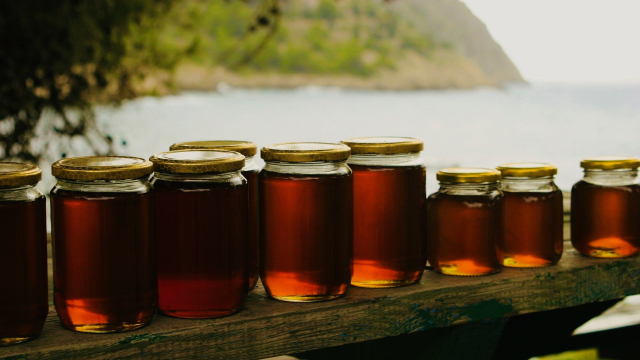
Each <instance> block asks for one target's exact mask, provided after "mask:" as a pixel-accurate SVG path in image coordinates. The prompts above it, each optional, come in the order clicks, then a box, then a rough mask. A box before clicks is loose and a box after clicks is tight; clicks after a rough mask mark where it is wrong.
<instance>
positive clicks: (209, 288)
mask: <svg viewBox="0 0 640 360" xmlns="http://www.w3.org/2000/svg"><path fill="white" fill-rule="evenodd" d="M153 184H154V187H155V190H156V202H157V234H158V235H157V236H158V293H159V310H160V311H161V312H162V313H164V314H166V315H171V316H176V317H182V318H214V317H220V316H225V315H230V314H233V313H235V312H237V311H238V310H239V309H241V308H242V305H243V304H244V301H245V298H246V296H247V291H248V287H249V264H248V257H247V255H248V252H247V251H248V249H249V244H248V238H247V229H248V227H247V219H248V218H247V212H248V207H247V196H248V192H247V185H246V183H238V184H229V183H213V182H186V181H163V180H159V179H155V180H154V182H153Z"/></svg>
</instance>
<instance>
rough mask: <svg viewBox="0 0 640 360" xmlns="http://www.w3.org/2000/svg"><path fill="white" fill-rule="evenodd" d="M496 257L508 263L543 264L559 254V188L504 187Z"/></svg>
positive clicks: (553, 260) (561, 236)
mask: <svg viewBox="0 0 640 360" xmlns="http://www.w3.org/2000/svg"><path fill="white" fill-rule="evenodd" d="M501 216H502V226H503V231H502V232H501V234H500V236H498V258H499V259H500V260H502V263H503V265H504V266H509V267H543V266H549V265H554V264H556V263H557V262H558V261H559V260H560V257H561V256H562V242H563V213H562V191H560V190H555V191H552V192H510V191H504V199H503V203H502V211H501Z"/></svg>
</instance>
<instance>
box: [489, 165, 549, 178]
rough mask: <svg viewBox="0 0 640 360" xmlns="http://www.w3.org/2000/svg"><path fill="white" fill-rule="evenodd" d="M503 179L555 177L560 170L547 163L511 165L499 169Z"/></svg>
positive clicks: (501, 166)
mask: <svg viewBox="0 0 640 360" xmlns="http://www.w3.org/2000/svg"><path fill="white" fill-rule="evenodd" d="M497 169H498V171H500V172H501V173H502V177H521V178H525V177H542V176H553V175H555V174H557V173H558V168H557V167H555V166H553V165H551V164H546V163H509V164H502V165H500V166H498V167H497Z"/></svg>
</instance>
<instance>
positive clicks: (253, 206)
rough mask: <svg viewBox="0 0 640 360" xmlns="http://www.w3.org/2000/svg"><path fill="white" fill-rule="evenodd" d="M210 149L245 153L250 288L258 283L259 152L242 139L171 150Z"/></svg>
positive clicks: (184, 144) (193, 143) (179, 145)
mask: <svg viewBox="0 0 640 360" xmlns="http://www.w3.org/2000/svg"><path fill="white" fill-rule="evenodd" d="M188 149H192V150H193V149H208V150H227V151H235V152H238V153H240V154H242V155H244V167H243V168H242V172H241V173H242V176H244V177H245V179H247V183H248V186H249V290H252V289H253V288H254V287H255V286H256V284H257V283H258V243H259V242H260V240H259V239H260V237H259V235H258V231H259V226H258V221H259V215H258V196H259V191H258V174H259V173H260V166H259V165H258V164H257V162H256V161H255V159H254V156H255V155H256V153H257V152H258V147H257V146H256V144H254V143H252V142H250V141H242V140H209V141H187V142H181V143H176V144H173V145H171V148H170V150H188Z"/></svg>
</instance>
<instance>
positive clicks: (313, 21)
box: [171, 0, 435, 76]
mask: <svg viewBox="0 0 640 360" xmlns="http://www.w3.org/2000/svg"><path fill="white" fill-rule="evenodd" d="M251 11H252V9H251V8H250V7H247V6H246V5H244V4H243V3H240V2H229V3H227V2H222V1H206V0H189V1H187V2H186V6H181V7H176V8H175V9H174V12H177V15H175V16H171V17H172V18H177V19H179V18H181V16H180V14H181V13H190V14H194V15H193V16H190V17H188V19H187V21H188V22H189V23H190V24H192V27H191V28H188V29H186V31H185V32H184V33H181V34H179V35H178V36H179V37H180V38H193V37H194V33H196V35H195V38H199V39H201V40H199V42H198V43H197V48H198V51H197V52H196V53H195V54H194V55H193V56H190V57H189V59H190V60H191V61H195V62H196V63H200V64H203V65H206V66H225V67H228V68H234V64H236V63H237V61H238V59H239V57H240V56H239V54H243V53H246V52H247V49H250V48H252V47H254V46H255V44H256V41H257V40H258V39H259V37H257V36H254V35H253V34H251V33H247V31H246V28H247V27H249V26H250V25H249V22H248V21H249V20H250V19H251ZM283 14H284V15H283V19H282V24H280V26H279V29H278V32H277V33H276V35H275V37H274V38H273V39H272V40H271V41H270V42H269V43H268V44H267V45H266V46H265V47H264V49H263V50H262V51H261V52H260V53H259V54H258V55H257V56H255V58H252V59H251V60H250V61H248V62H247V63H246V66H245V67H244V69H243V72H245V73H246V72H247V71H248V72H249V73H250V72H252V71H272V72H280V73H306V74H328V75H331V74H351V75H356V76H370V75H373V74H375V73H376V72H378V71H380V70H381V69H385V68H391V69H393V68H395V67H396V66H397V62H398V61H399V60H400V59H402V57H403V56H404V54H405V53H406V51H417V52H420V53H424V54H426V53H427V52H428V51H430V50H431V49H433V47H434V44H435V43H434V42H433V41H432V39H430V38H428V37H425V36H424V35H422V34H421V33H420V31H419V30H417V29H416V28H415V27H414V26H413V25H412V24H411V23H408V22H406V21H402V19H401V18H400V16H399V15H398V14H396V13H395V12H393V11H392V10H391V9H390V8H389V6H388V5H386V4H385V3H384V2H383V1H381V0H341V1H336V0H318V1H317V2H312V3H310V4H306V5H305V4H301V3H299V2H285V3H284V7H283ZM181 28H185V27H184V26H181ZM243 29H244V30H243ZM365 58H366V59H365ZM234 69H235V68H234ZM235 70H240V69H235Z"/></svg>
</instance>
